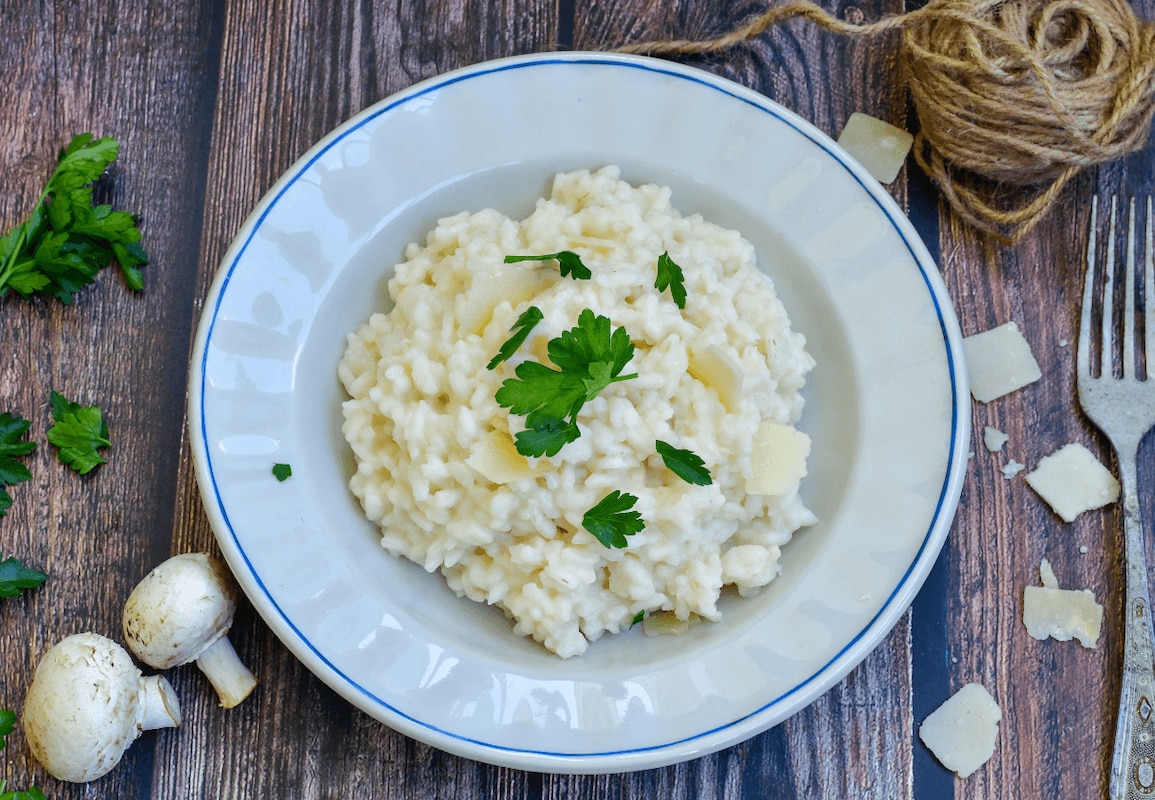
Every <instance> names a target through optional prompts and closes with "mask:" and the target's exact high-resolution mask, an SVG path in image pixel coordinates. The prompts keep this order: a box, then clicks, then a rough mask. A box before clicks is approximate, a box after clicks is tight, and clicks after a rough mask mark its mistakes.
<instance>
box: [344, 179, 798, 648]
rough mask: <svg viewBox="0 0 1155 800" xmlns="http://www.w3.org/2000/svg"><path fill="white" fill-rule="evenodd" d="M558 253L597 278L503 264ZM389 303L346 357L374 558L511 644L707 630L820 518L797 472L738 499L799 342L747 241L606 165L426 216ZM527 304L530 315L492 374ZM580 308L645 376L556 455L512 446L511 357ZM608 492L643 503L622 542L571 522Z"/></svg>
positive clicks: (601, 398)
mask: <svg viewBox="0 0 1155 800" xmlns="http://www.w3.org/2000/svg"><path fill="white" fill-rule="evenodd" d="M566 250H568V251H572V252H575V253H577V254H579V255H580V256H581V258H582V261H583V262H584V264H585V265H586V266H588V267H589V268H590V270H591V271H592V273H593V276H592V278H590V279H588V280H575V279H573V278H571V277H563V276H562V275H561V274H560V271H559V269H558V264H557V262H555V261H551V260H548V259H547V260H543V261H536V262H519V263H511V264H506V263H504V258H505V256H507V255H532V254H550V253H557V252H560V251H566ZM663 253H668V254H669V257H670V258H671V259H672V260H673V261H674V262H676V263H677V264H678V265H679V266H680V267H681V268H682V270H683V272H684V276H685V289H686V297H687V299H686V302H685V308H684V309H683V308H679V307H678V305H677V304H676V303H675V302H674V300H673V299H672V297H671V292H670V290H669V289H666V290H664V291H659V290H658V289H657V288H655V277H656V275H655V269H656V264H657V261H658V258H659V256H661V255H662V254H663ZM389 295H390V298H391V300H392V308H391V309H389V310H388V311H387V312H382V313H377V314H374V315H373V316H372V318H371V319H370V320H369V321H368V322H367V323H365V324H364V325H362V326H361V327H360V328H358V329H357V330H356V331H355V332H354V333H352V334H351V335H350V336H349V340H348V345H347V349H346V352H345V355H344V357H343V359H342V360H341V362H340V366H339V375H340V378H341V381H342V382H343V384H344V386H345V389H346V390H347V392H348V395H349V399H348V400H347V401H346V402H345V403H344V407H343V411H344V419H345V422H344V427H343V430H344V434H345V437H346V439H347V440H348V442H349V445H350V447H351V448H352V451H353V454H354V457H355V462H356V472H355V474H354V475H353V476H352V478H351V480H350V487H351V489H352V491H353V493H354V495H356V497H357V498H358V499H359V500H360V502H361V504H362V506H363V508H364V510H365V513H366V515H367V516H368V517H369V519H370V520H372V521H373V522H374V523H376V524H377V525H378V526H379V527H380V531H381V544H382V545H383V546H384V547H385V549H386V550H388V551H389V552H390V553H393V554H395V555H399V556H404V557H405V558H408V559H411V560H413V561H415V562H416V563H418V564H420V565H422V566H423V567H424V568H425V569H426V570H428V571H429V572H435V571H440V572H441V573H442V574H443V575H444V576H445V580H446V581H448V584H449V586H450V587H452V588H453V590H454V591H456V592H457V593H458V594H460V595H464V596H466V597H468V598H470V599H472V600H476V601H478V602H482V603H489V604H493V605H495V606H498V607H500V608H501V609H503V610H504V611H505V613H506V614H507V615H508V616H509V617H510V618H511V619H512V621H513V626H514V631H515V632H516V633H517V634H519V635H527V636H532V637H533V638H534V639H536V640H537V641H539V642H541V643H542V644H543V645H544V646H545V647H546V648H548V649H549V650H551V651H553V652H554V653H556V654H558V655H559V656H562V657H569V656H574V655H578V654H581V653H582V652H584V651H585V650H586V648H587V646H588V644H589V642H591V641H593V640H595V639H597V638H599V637H600V636H602V635H603V634H605V633H617V632H619V631H622V630H625V629H628V628H629V627H630V625H631V623H632V622H633V621H634V620H635V618H636V617H637V616H638V615H639V614H640V613H642V612H647V611H666V612H670V613H672V614H673V615H674V616H675V617H676V618H677V619H681V620H688V619H690V618H691V617H698V618H705V619H709V620H716V619H717V618H718V617H719V610H718V605H717V603H718V599H719V596H720V593H721V591H722V587H723V586H727V585H729V586H733V587H735V588H736V589H737V591H738V592H739V593H740V594H741V595H749V594H752V593H754V592H756V591H758V590H759V589H760V588H761V587H763V586H765V585H766V584H768V583H769V582H770V581H771V580H773V579H774V577H775V576H776V575H777V574H778V571H779V566H778V559H779V555H780V549H781V547H782V546H783V545H784V544H786V543H787V542H788V541H789V539H790V538H791V536H792V534H793V533H794V532H795V531H796V530H797V529H798V528H799V527H801V526H804V525H809V524H811V523H813V522H814V521H815V520H814V516H813V515H812V513H811V512H810V511H809V510H808V509H807V508H806V507H805V505H804V504H803V502H802V500H801V499H800V498H799V494H798V487H799V482H800V480H801V475H802V474H804V472H805V471H804V470H801V471H799V477H798V478H797V479H794V480H792V481H786V482H785V483H784V484H783V485H782V486H779V487H775V490H776V492H777V493H775V494H754V493H751V492H749V491H747V485H748V482H751V478H752V466H751V451H752V447H753V444H754V440H755V433H756V431H758V429H759V426H760V425H762V424H763V423H766V422H770V423H775V424H778V425H788V426H793V425H794V424H795V423H796V422H797V421H798V419H799V417H800V415H801V412H802V405H803V398H802V395H801V393H800V392H801V389H802V387H803V384H804V381H805V376H806V373H807V372H808V371H809V370H810V369H811V367H812V366H813V364H814V362H813V360H812V359H811V357H810V356H809V354H808V353H807V352H806V349H805V340H804V338H803V337H802V335H801V334H799V333H798V332H796V331H793V330H792V329H791V325H790V321H789V319H788V318H787V315H786V311H785V309H784V308H783V306H782V303H781V302H780V301H779V299H778V297H777V296H776V294H775V292H774V288H773V285H772V283H771V281H770V280H769V278H767V276H766V275H765V274H763V273H762V272H761V271H759V270H758V268H757V267H756V265H755V258H754V248H753V246H752V245H751V244H750V243H749V242H748V241H746V240H745V239H743V238H742V236H741V235H740V234H739V233H737V232H736V231H732V230H726V229H724V228H721V227H719V226H717V225H714V224H712V223H710V222H707V221H705V220H703V219H702V218H701V217H700V216H698V215H692V216H683V215H682V214H680V213H679V212H678V211H677V210H675V209H674V208H673V207H672V206H671V205H670V190H669V189H667V188H662V187H659V186H653V185H645V186H637V187H635V186H631V185H630V184H628V183H626V182H624V181H622V180H621V179H620V172H619V170H618V169H617V168H616V167H604V168H602V169H600V170H598V171H596V172H590V171H588V170H579V171H575V172H570V173H564V174H559V175H557V176H555V178H554V180H553V185H552V191H551V193H550V195H549V197H547V198H543V199H540V200H539V201H538V202H537V207H536V210H535V211H534V212H533V213H532V214H531V215H530V216H529V217H528V218H527V219H525V220H522V221H520V222H518V221H515V220H512V219H509V218H507V217H506V216H504V215H502V214H501V213H499V212H497V211H494V210H484V211H478V212H475V213H468V212H462V213H460V214H457V215H455V216H452V217H448V218H445V219H442V220H440V221H439V222H438V224H437V226H436V228H435V229H434V230H433V231H432V232H430V233H429V235H428V236H427V237H426V239H425V241H424V242H423V243H414V244H411V245H409V247H408V248H407V250H406V252H405V258H404V260H403V261H402V262H401V263H400V264H398V265H397V266H396V271H395V275H394V277H393V278H392V279H391V280H390V282H389ZM531 305H532V306H536V307H537V308H539V309H540V310H541V312H542V316H543V319H542V321H541V322H540V323H538V324H537V325H536V326H535V327H534V328H533V331H532V332H531V334H530V336H529V337H528V339H527V340H526V341H525V342H524V343H523V344H522V345H521V347H520V348H519V349H518V351H517V353H516V354H515V355H514V356H513V357H512V358H510V359H508V360H507V361H505V362H503V363H500V364H499V365H497V366H496V367H495V368H493V369H487V368H486V366H487V364H488V363H489V362H490V360H491V359H493V358H494V356H495V354H496V353H497V352H498V350H499V348H500V347H501V346H502V344H504V343H505V342H506V340H507V339H509V337H510V335H511V327H513V326H514V323H515V322H516V321H517V320H518V318H519V316H520V315H521V314H522V313H523V312H524V311H525V310H526V309H527V308H529V307H530V306H531ZM585 309H590V310H592V311H593V312H594V313H595V314H598V315H603V316H606V317H608V318H609V319H610V320H611V321H612V323H613V326H614V327H615V328H618V327H623V328H625V329H626V331H627V332H628V334H629V336H630V339H631V341H632V342H633V344H634V345H635V348H636V349H635V351H634V355H633V358H632V360H631V361H630V362H629V364H628V365H627V366H626V371H627V372H631V373H632V372H636V373H637V375H638V377H637V378H633V379H630V380H626V381H622V382H618V383H612V384H610V385H609V386H608V387H606V388H605V389H604V390H602V391H601V392H600V393H599V394H598V395H597V396H596V397H594V398H593V399H592V400H590V401H588V402H586V403H585V404H584V405H583V406H582V407H581V409H580V412H579V414H578V417H577V424H578V428H579V430H580V436H579V437H578V438H577V439H576V440H575V441H572V442H570V443H568V444H566V445H565V446H564V447H562V448H561V449H560V451H558V452H557V454H556V455H554V456H549V457H541V458H526V457H525V456H523V455H521V454H520V453H519V452H518V451H517V449H516V444H515V441H514V437H515V436H516V435H517V433H518V432H520V431H522V430H524V429H525V422H526V420H525V417H521V416H517V415H513V414H511V413H510V411H509V409H507V408H502V407H501V406H499V404H498V402H497V400H496V399H495V395H496V393H497V391H498V389H499V388H500V387H501V385H502V382H503V381H505V380H507V379H510V378H512V377H513V376H514V371H515V370H516V368H517V365H518V364H519V363H521V362H523V361H525V360H527V359H529V360H535V361H539V362H541V363H543V364H546V365H547V366H552V365H550V362H549V361H548V353H547V349H546V344H547V342H548V341H549V340H550V339H552V338H555V337H558V336H560V335H561V334H562V333H563V332H564V331H568V330H570V329H572V328H573V327H574V326H575V325H576V324H577V321H578V316H579V314H581V312H582V311H583V310H585ZM658 440H661V441H664V442H668V443H670V444H672V445H673V446H674V447H677V448H684V449H687V450H690V451H692V452H693V453H695V454H696V455H698V456H699V457H700V458H701V459H702V460H703V462H704V463H705V466H706V468H707V469H708V470H709V471H710V474H711V476H712V479H713V480H712V483H710V484H709V485H706V486H698V485H691V484H689V483H687V482H685V481H684V480H682V479H681V478H679V477H678V476H677V475H676V474H674V472H672V471H671V470H670V469H667V468H666V467H665V465H664V464H663V461H662V459H661V458H660V457H659V456H658V455H657V453H656V452H655V442H656V441H658ZM751 485H757V481H753V482H751ZM615 490H617V491H621V492H626V493H630V494H632V495H634V496H635V497H637V504H636V506H635V507H634V510H636V511H638V512H640V514H641V516H642V518H643V520H644V522H645V528H644V529H643V530H641V531H640V532H638V533H635V534H633V535H631V536H630V537H629V540H628V546H626V547H625V548H620V549H619V548H610V547H606V546H605V545H603V544H602V543H601V542H600V541H598V539H596V538H595V537H594V536H593V535H591V534H590V533H589V532H588V531H587V530H585V528H583V525H582V522H583V516H584V515H585V513H586V512H587V511H588V510H589V509H590V508H592V507H593V506H594V505H595V504H597V503H598V502H599V501H600V500H602V499H603V498H604V497H605V496H606V495H607V494H609V493H610V492H612V491H615Z"/></svg>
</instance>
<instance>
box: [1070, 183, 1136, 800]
mask: <svg viewBox="0 0 1155 800" xmlns="http://www.w3.org/2000/svg"><path fill="white" fill-rule="evenodd" d="M1098 207H1099V204H1098V200H1097V199H1095V200H1093V201H1092V205H1091V229H1090V234H1089V236H1088V239H1087V276H1086V279H1085V285H1084V288H1083V311H1082V314H1081V316H1080V319H1079V345H1078V354H1077V362H1078V381H1077V382H1078V389H1079V404H1080V405H1081V406H1082V407H1083V412H1084V413H1085V414H1086V415H1087V416H1088V417H1089V418H1090V419H1091V421H1092V422H1094V423H1095V425H1097V426H1098V427H1099V429H1100V430H1101V431H1103V433H1104V434H1106V436H1107V438H1108V439H1110V440H1111V444H1112V445H1113V446H1114V448H1115V453H1116V455H1117V457H1118V461H1119V473H1120V480H1121V482H1122V484H1123V525H1124V559H1125V560H1124V563H1125V565H1126V571H1127V587H1126V592H1127V593H1126V604H1125V609H1126V613H1125V622H1124V628H1123V642H1124V644H1123V682H1122V688H1121V690H1120V693H1119V717H1118V721H1117V723H1116V725H1115V748H1114V752H1113V754H1112V757H1111V782H1110V796H1111V800H1124V799H1126V800H1130V799H1131V798H1155V644H1153V640H1152V624H1151V596H1150V592H1149V591H1148V588H1147V559H1146V556H1145V552H1144V542H1143V525H1142V522H1141V521H1140V518H1139V497H1138V492H1137V476H1136V461H1137V457H1138V453H1139V443H1140V442H1142V441H1143V438H1144V437H1145V436H1146V435H1147V433H1148V431H1150V430H1151V428H1152V427H1153V426H1155V318H1153V317H1152V309H1153V308H1155V279H1153V277H1152V261H1153V259H1152V219H1151V210H1152V209H1151V198H1150V197H1148V198H1147V209H1146V211H1147V216H1146V226H1145V227H1146V236H1145V237H1144V239H1145V243H1144V251H1143V308H1142V314H1143V322H1144V324H1143V338H1144V342H1142V347H1143V352H1144V359H1145V361H1144V363H1145V364H1146V371H1145V372H1144V375H1143V376H1142V378H1141V377H1140V376H1139V374H1138V368H1137V366H1136V360H1135V357H1136V341H1135V340H1136V337H1137V325H1136V319H1135V250H1136V247H1137V242H1136V240H1135V200H1134V199H1132V200H1131V207H1130V216H1129V221H1128V226H1127V240H1126V243H1125V245H1126V251H1127V256H1126V273H1125V277H1124V298H1125V299H1124V302H1123V305H1124V310H1123V332H1122V340H1121V344H1122V348H1121V350H1122V361H1121V364H1120V365H1119V370H1118V371H1119V372H1121V373H1122V377H1116V376H1115V371H1116V370H1115V369H1114V367H1113V363H1114V359H1113V358H1112V354H1113V353H1114V352H1115V347H1114V341H1115V338H1114V336H1113V332H1114V331H1115V330H1117V328H1116V323H1115V314H1114V309H1113V308H1112V305H1113V294H1114V281H1115V277H1114V272H1115V208H1116V202H1115V200H1114V198H1112V200H1111V216H1110V223H1109V227H1108V234H1107V248H1106V252H1107V258H1106V272H1105V276H1104V278H1103V281H1102V292H1101V293H1100V294H1101V297H1102V302H1101V305H1102V321H1101V328H1100V336H1101V343H1100V347H1099V356H1100V357H1099V359H1098V361H1099V364H1100V366H1099V370H1098V377H1095V376H1094V375H1093V371H1094V364H1093V361H1094V360H1095V359H1094V358H1093V355H1092V352H1091V332H1092V307H1093V306H1094V305H1095V298H1096V292H1095V285H1096V281H1095V262H1096V236H1095V231H1096V227H1097V225H1096V222H1097V216H1098Z"/></svg>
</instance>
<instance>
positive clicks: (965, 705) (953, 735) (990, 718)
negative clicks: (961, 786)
mask: <svg viewBox="0 0 1155 800" xmlns="http://www.w3.org/2000/svg"><path fill="white" fill-rule="evenodd" d="M1002 718H1003V712H1002V711H1001V710H1000V709H999V706H998V704H997V703H996V702H995V701H994V698H993V697H991V695H990V692H988V691H987V690H986V688H985V687H983V685H982V684H979V683H968V684H967V685H966V686H964V687H962V688H961V689H959V690H958V691H957V692H955V693H954V694H953V695H951V697H950V699H948V700H947V701H946V702H945V703H943V704H942V705H941V706H939V707H938V708H937V709H935V710H934V711H933V712H931V714H930V716H928V717H927V718H926V719H925V720H923V722H922V725H920V726H919V728H918V738H920V739H922V742H923V744H925V745H926V746H927V747H928V748H929V749H930V751H931V752H932V753H933V754H934V757H935V758H937V759H938V760H939V761H940V762H941V763H942V765H943V766H944V767H946V768H947V769H949V770H951V771H953V772H954V773H955V774H957V775H958V776H959V777H960V778H966V777H968V776H969V775H970V774H971V773H973V772H974V771H975V770H977V769H978V768H979V767H981V766H982V765H983V764H985V763H987V761H988V760H989V759H990V757H991V756H992V755H994V752H995V739H996V738H998V735H999V721H1000V720H1001V719H1002Z"/></svg>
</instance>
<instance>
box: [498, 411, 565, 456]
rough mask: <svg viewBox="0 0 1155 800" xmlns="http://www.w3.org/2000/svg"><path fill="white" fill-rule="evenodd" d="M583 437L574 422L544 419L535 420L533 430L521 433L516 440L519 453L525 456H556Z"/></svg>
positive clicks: (515, 437)
mask: <svg viewBox="0 0 1155 800" xmlns="http://www.w3.org/2000/svg"><path fill="white" fill-rule="evenodd" d="M579 436H581V431H580V430H579V429H578V426H577V423H576V422H574V421H572V420H564V419H551V418H549V417H543V418H540V419H535V420H534V425H533V427H531V428H526V429H525V430H524V431H521V432H520V433H518V434H517V435H516V436H514V437H513V439H514V446H515V447H516V448H517V452H519V453H521V454H522V455H523V456H533V457H535V458H540V457H541V456H556V455H557V454H558V451H559V450H561V449H562V448H563V447H565V446H566V445H567V444H569V443H570V442H572V441H575V440H576V439H577V438H578V437H579Z"/></svg>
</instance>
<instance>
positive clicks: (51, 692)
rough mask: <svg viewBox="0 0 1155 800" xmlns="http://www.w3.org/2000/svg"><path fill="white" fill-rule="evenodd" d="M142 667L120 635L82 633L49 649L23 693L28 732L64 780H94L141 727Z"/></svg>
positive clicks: (39, 755)
mask: <svg viewBox="0 0 1155 800" xmlns="http://www.w3.org/2000/svg"><path fill="white" fill-rule="evenodd" d="M143 718H144V702H143V698H142V684H141V673H140V670H139V669H137V668H136V665H135V664H134V663H133V661H132V657H131V656H129V654H128V653H127V652H126V651H125V649H124V648H123V647H121V646H120V645H118V644H117V643H116V642H114V641H112V640H111V639H108V638H106V637H104V636H101V635H100V634H97V633H78V634H74V635H72V636H69V637H67V638H65V639H62V640H61V641H60V642H58V643H57V644H56V645H54V646H53V647H52V648H50V649H49V650H48V652H46V653H45V654H44V657H43V658H42V659H41V661H40V664H39V665H38V666H37V667H36V672H35V673H34V674H33V676H32V683H31V684H30V685H29V687H28V694H27V695H26V696H25V698H24V711H23V720H22V721H23V726H24V738H25V739H26V740H27V741H28V748H29V749H30V750H31V751H32V755H33V756H35V758H36V760H37V761H39V762H40V763H41V764H43V765H44V768H45V769H47V770H48V771H49V772H50V773H52V775H54V776H55V777H57V778H59V779H60V780H62V781H73V782H81V781H91V780H94V779H96V778H99V777H100V776H101V775H104V774H105V773H107V772H108V771H109V770H111V769H112V768H113V767H115V766H116V765H117V764H118V763H119V762H120V759H121V756H123V755H124V751H125V750H127V749H128V747H129V745H131V744H132V743H133V742H134V741H136V739H137V737H139V736H140V734H141V730H142V728H143Z"/></svg>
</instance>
